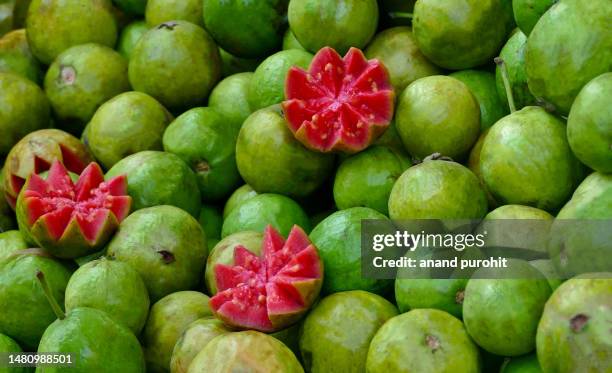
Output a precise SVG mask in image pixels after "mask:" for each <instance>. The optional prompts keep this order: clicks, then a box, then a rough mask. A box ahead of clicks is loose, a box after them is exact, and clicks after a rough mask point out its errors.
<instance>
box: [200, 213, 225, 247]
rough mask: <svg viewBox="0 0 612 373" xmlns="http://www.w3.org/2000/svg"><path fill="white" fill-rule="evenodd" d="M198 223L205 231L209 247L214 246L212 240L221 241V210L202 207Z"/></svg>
mask: <svg viewBox="0 0 612 373" xmlns="http://www.w3.org/2000/svg"><path fill="white" fill-rule="evenodd" d="M198 221H199V222H200V225H201V226H202V229H203V230H204V235H205V236H206V239H207V243H208V247H209V248H212V247H213V246H214V245H212V244H211V243H210V240H211V239H217V240H219V239H221V226H222V225H223V218H222V217H221V213H220V212H219V209H217V208H216V207H214V206H209V205H202V208H201V209H200V217H199V219H198Z"/></svg>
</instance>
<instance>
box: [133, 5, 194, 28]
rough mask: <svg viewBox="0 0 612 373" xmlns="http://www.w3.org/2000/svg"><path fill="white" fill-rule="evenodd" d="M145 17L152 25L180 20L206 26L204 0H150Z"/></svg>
mask: <svg viewBox="0 0 612 373" xmlns="http://www.w3.org/2000/svg"><path fill="white" fill-rule="evenodd" d="M145 19H146V21H147V24H148V25H149V26H151V27H155V26H157V25H159V24H160V23H164V22H169V21H179V20H181V21H187V22H191V23H193V24H194V25H198V26H200V27H204V18H203V14H202V0H148V1H147V8H146V11H145Z"/></svg>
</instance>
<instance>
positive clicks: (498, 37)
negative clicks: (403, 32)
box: [412, 0, 507, 70]
mask: <svg viewBox="0 0 612 373" xmlns="http://www.w3.org/2000/svg"><path fill="white" fill-rule="evenodd" d="M500 14H504V5H503V4H502V0H484V1H483V0H467V1H465V0H420V1H417V3H416V4H415V6H414V16H413V18H412V27H413V32H414V36H415V38H416V42H417V45H418V46H419V49H420V50H421V52H423V54H424V55H425V56H426V57H427V58H428V59H429V60H430V61H432V62H433V63H435V64H436V65H438V66H440V67H443V68H446V69H452V70H462V69H469V68H472V67H476V66H480V65H482V64H485V63H487V62H489V61H491V60H492V59H493V57H495V55H496V54H497V52H498V51H499V47H500V46H501V45H502V44H503V42H504V40H505V37H506V31H507V30H506V24H505V23H504V22H500V19H499V15H500Z"/></svg>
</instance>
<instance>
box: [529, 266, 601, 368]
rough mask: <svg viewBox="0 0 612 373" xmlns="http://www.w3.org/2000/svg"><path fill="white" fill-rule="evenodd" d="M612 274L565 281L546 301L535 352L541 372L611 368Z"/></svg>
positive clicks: (598, 274) (588, 275) (593, 274)
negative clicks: (611, 280) (611, 307)
mask: <svg viewBox="0 0 612 373" xmlns="http://www.w3.org/2000/svg"><path fill="white" fill-rule="evenodd" d="M611 276H612V273H591V274H585V275H583V276H579V277H575V278H572V279H570V280H568V281H566V282H564V283H563V284H562V285H561V286H560V287H559V288H558V289H557V290H555V292H554V293H553V295H552V296H551V297H550V299H549V300H548V302H546V307H545V308H544V313H543V314H542V319H541V320H540V324H539V325H538V334H537V342H536V343H537V354H538V361H539V362H540V365H541V366H542V371H544V372H559V373H570V372H604V371H606V370H607V369H609V368H610V358H611V357H610V346H612V338H611V337H610V333H609V328H608V325H609V322H610V304H611V303H612V287H611V286H610V277H611Z"/></svg>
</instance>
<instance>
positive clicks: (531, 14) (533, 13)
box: [512, 0, 556, 35]
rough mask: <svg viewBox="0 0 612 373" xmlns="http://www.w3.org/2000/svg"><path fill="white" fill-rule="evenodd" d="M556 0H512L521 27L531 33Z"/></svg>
mask: <svg viewBox="0 0 612 373" xmlns="http://www.w3.org/2000/svg"><path fill="white" fill-rule="evenodd" d="M555 2H556V0H512V10H513V13H514V20H515V21H516V25H517V26H518V28H519V29H521V31H522V32H523V33H524V34H525V35H529V34H530V33H531V30H533V28H534V27H535V25H536V23H538V21H539V20H540V17H542V15H543V14H544V13H546V11H547V10H548V8H550V7H551V6H552V5H553V4H554V3H555Z"/></svg>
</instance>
